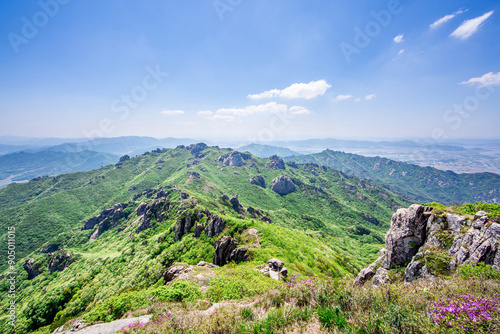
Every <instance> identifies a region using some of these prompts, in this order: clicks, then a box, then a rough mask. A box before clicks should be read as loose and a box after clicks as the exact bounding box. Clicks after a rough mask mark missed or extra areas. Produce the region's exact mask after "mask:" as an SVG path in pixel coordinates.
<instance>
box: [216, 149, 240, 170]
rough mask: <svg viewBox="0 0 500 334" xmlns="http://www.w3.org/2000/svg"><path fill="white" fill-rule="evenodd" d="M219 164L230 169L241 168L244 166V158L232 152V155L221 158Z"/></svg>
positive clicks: (236, 152) (238, 153)
mask: <svg viewBox="0 0 500 334" xmlns="http://www.w3.org/2000/svg"><path fill="white" fill-rule="evenodd" d="M218 162H221V163H222V165H224V166H230V167H240V166H243V165H244V161H243V156H242V155H241V153H240V152H238V151H232V152H231V153H228V154H224V155H222V156H220V157H219V159H218Z"/></svg>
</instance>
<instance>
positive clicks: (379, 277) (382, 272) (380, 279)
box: [373, 267, 390, 286]
mask: <svg viewBox="0 0 500 334" xmlns="http://www.w3.org/2000/svg"><path fill="white" fill-rule="evenodd" d="M389 279H390V278H389V272H388V271H387V269H385V268H383V267H380V268H378V269H377V274H376V275H375V276H373V285H375V286H381V285H384V284H385V283H387V282H389Z"/></svg>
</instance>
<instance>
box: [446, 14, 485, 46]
mask: <svg viewBox="0 0 500 334" xmlns="http://www.w3.org/2000/svg"><path fill="white" fill-rule="evenodd" d="M491 15H493V11H489V12H488V13H486V14H484V15H481V16H479V17H476V18H475V19H470V20H466V21H464V22H463V23H462V24H461V25H460V27H458V28H457V29H456V30H455V31H454V32H452V33H451V34H450V37H455V38H458V39H467V38H469V37H471V36H472V35H474V34H475V33H476V32H477V31H478V29H479V27H480V26H481V24H482V23H483V22H484V21H486V20H487V19H488V18H489V17H490V16H491Z"/></svg>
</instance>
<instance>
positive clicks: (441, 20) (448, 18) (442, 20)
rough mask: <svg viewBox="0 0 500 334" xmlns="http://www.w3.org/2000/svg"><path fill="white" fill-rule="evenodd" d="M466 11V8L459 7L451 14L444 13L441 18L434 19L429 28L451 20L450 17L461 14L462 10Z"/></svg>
mask: <svg viewBox="0 0 500 334" xmlns="http://www.w3.org/2000/svg"><path fill="white" fill-rule="evenodd" d="M466 11H468V9H459V10H457V11H456V12H455V13H453V14H448V15H445V16H443V17H442V18H440V19H437V20H436V21H434V22H433V23H432V24H431V25H430V26H429V27H430V28H431V29H436V28H437V27H439V26H440V25H442V24H444V23H446V22H448V21H449V20H451V19H452V18H454V17H455V16H457V15H458V14H462V13H464V12H466Z"/></svg>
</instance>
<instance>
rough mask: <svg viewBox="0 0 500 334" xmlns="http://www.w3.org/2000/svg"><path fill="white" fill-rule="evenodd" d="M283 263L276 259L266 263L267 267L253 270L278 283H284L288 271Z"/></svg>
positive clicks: (262, 266) (263, 266)
mask: <svg viewBox="0 0 500 334" xmlns="http://www.w3.org/2000/svg"><path fill="white" fill-rule="evenodd" d="M284 265H285V264H284V263H283V261H281V260H278V259H270V260H269V261H267V265H261V266H257V267H255V268H254V269H256V270H259V271H260V273H261V274H262V275H264V276H269V277H270V278H272V279H274V280H276V281H279V280H280V279H282V280H284V281H286V279H287V276H288V270H287V269H286V268H285V267H284Z"/></svg>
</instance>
